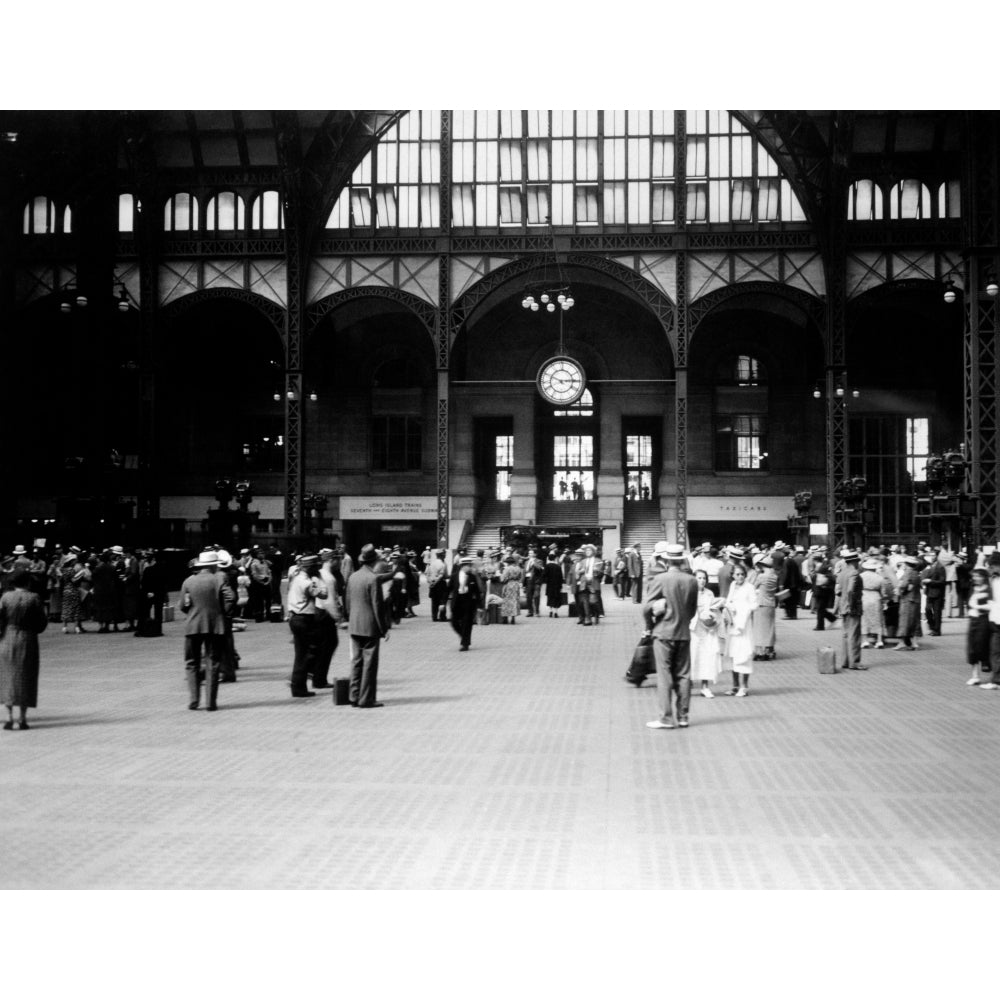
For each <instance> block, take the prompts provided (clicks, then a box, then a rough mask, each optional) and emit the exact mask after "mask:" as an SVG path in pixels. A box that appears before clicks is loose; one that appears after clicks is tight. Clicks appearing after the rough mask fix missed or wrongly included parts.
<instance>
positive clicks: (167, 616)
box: [163, 604, 176, 622]
mask: <svg viewBox="0 0 1000 1000" xmlns="http://www.w3.org/2000/svg"><path fill="white" fill-rule="evenodd" d="M175 614H176V611H175V609H174V606H173V605H172V604H165V605H164V606H163V620H164V621H165V622H172V621H174V615H175Z"/></svg>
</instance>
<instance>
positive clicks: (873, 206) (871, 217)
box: [847, 180, 885, 222]
mask: <svg viewBox="0 0 1000 1000" xmlns="http://www.w3.org/2000/svg"><path fill="white" fill-rule="evenodd" d="M884 217H885V215H884V209H883V205H882V189H881V188H880V187H879V186H878V185H877V184H876V183H875V182H874V181H872V180H860V181H855V182H854V183H853V184H852V185H851V187H850V190H849V191H848V193H847V218H848V219H850V220H853V221H855V222H874V221H875V220H876V219H882V218H884Z"/></svg>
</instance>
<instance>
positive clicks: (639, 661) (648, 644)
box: [625, 635, 656, 687]
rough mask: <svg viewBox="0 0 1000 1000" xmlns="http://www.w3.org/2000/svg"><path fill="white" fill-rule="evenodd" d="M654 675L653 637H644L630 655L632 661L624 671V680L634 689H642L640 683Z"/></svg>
mask: <svg viewBox="0 0 1000 1000" xmlns="http://www.w3.org/2000/svg"><path fill="white" fill-rule="evenodd" d="M655 673H656V660H655V659H654V657H653V637H652V636H651V635H644V636H642V638H640V639H639V642H638V643H637V644H636V647H635V650H634V651H633V653H632V661H631V663H629V665H628V670H626V671H625V680H627V681H628V682H629V683H630V684H634V685H635V686H636V687H642V682H643V681H644V680H645V679H646V678H647V677H648V676H649V675H650V674H655Z"/></svg>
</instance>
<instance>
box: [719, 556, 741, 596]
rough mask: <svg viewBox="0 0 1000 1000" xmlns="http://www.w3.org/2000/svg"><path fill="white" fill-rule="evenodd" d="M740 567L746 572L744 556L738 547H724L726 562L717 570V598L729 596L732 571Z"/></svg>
mask: <svg viewBox="0 0 1000 1000" xmlns="http://www.w3.org/2000/svg"><path fill="white" fill-rule="evenodd" d="M737 566H742V567H743V569H744V571H746V555H745V553H744V552H743V549H742V548H740V546H739V545H727V546H726V561H725V562H724V563H723V564H722V566H721V567H720V568H719V593H718V596H719V597H728V596H729V585H730V584H731V583H732V582H733V569H734V568H735V567H737Z"/></svg>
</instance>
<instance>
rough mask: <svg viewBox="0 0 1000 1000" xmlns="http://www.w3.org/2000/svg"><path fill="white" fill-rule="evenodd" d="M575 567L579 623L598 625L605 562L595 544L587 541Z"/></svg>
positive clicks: (574, 577)
mask: <svg viewBox="0 0 1000 1000" xmlns="http://www.w3.org/2000/svg"><path fill="white" fill-rule="evenodd" d="M582 548H583V552H582V554H581V557H580V559H578V560H577V563H576V565H575V566H574V567H573V571H574V575H573V588H574V592H575V593H576V610H577V622H576V623H577V625H596V624H597V623H598V621H599V620H600V614H599V612H600V601H601V581H602V580H603V579H604V563H603V561H602V560H600V559H598V558H597V549H596V547H595V546H593V545H591V544H590V543H587V544H586V545H584V546H583V547H582Z"/></svg>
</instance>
